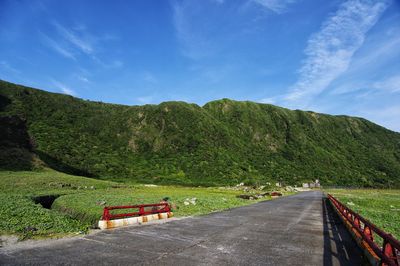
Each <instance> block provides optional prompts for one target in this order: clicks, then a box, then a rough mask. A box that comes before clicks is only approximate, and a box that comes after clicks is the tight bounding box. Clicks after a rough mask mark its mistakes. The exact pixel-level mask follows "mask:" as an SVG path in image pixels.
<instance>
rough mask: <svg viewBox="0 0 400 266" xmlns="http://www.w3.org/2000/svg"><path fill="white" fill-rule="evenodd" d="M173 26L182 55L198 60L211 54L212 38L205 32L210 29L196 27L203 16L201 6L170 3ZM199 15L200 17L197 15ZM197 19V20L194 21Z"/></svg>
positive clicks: (186, 3)
mask: <svg viewBox="0 0 400 266" xmlns="http://www.w3.org/2000/svg"><path fill="white" fill-rule="evenodd" d="M172 9H173V24H174V27H175V32H176V35H177V38H178V40H179V42H180V46H181V50H182V54H183V55H184V56H186V57H188V58H190V59H194V60H198V59H202V58H204V57H207V56H208V55H210V54H212V53H213V45H212V38H211V36H208V34H207V32H204V30H206V29H207V31H212V29H210V28H205V27H202V26H200V27H198V25H197V24H196V23H200V22H199V19H200V18H202V17H203V16H204V13H203V11H204V10H202V7H201V5H198V4H197V2H196V1H195V2H190V1H187V2H178V1H174V2H172ZM199 14H200V15H199ZM196 18H198V19H196Z"/></svg>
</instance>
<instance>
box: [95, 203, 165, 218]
mask: <svg viewBox="0 0 400 266" xmlns="http://www.w3.org/2000/svg"><path fill="white" fill-rule="evenodd" d="M148 208H151V209H148ZM121 209H137V211H134V212H128V213H118V214H111V212H110V211H112V210H121ZM170 211H171V207H170V205H169V204H168V203H155V204H141V205H127V206H108V207H104V209H103V216H102V220H105V221H109V220H112V219H118V218H126V217H134V216H142V215H148V214H156V213H163V212H170Z"/></svg>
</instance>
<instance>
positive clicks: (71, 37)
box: [53, 22, 93, 55]
mask: <svg viewBox="0 0 400 266" xmlns="http://www.w3.org/2000/svg"><path fill="white" fill-rule="evenodd" d="M53 25H54V26H55V27H56V29H57V31H58V32H59V34H60V35H61V36H62V37H63V38H64V39H65V40H67V41H68V42H70V43H71V44H72V45H74V46H75V47H76V48H78V49H79V50H80V51H82V52H84V53H85V54H89V55H90V54H92V53H93V46H92V44H91V42H90V41H89V40H88V37H82V36H80V37H79V36H78V35H77V34H76V33H74V32H73V31H72V30H69V29H67V28H65V27H63V26H61V25H60V24H59V23H57V22H54V23H53Z"/></svg>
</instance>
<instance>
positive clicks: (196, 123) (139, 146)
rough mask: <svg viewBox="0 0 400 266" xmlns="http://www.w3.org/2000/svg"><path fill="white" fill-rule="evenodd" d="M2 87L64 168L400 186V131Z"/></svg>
mask: <svg viewBox="0 0 400 266" xmlns="http://www.w3.org/2000/svg"><path fill="white" fill-rule="evenodd" d="M0 90H1V93H0V97H1V98H0V103H1V104H0V115H1V116H7V115H15V116H19V117H23V118H24V119H25V120H26V123H27V129H28V131H29V134H30V136H32V138H33V139H34V140H35V143H36V153H37V154H38V155H39V157H40V159H42V160H43V161H44V162H45V163H47V164H48V165H52V168H55V169H56V170H60V171H65V172H70V173H74V171H72V170H71V169H75V170H76V171H77V173H78V174H82V173H83V174H84V175H89V176H94V177H102V178H110V179H125V178H128V179H133V180H136V181H138V182H149V183H168V184H171V183H172V184H187V185H221V184H235V183H238V182H242V181H245V182H247V183H262V182H273V181H276V180H283V181H284V182H286V183H288V184H300V183H301V182H305V181H310V180H313V179H316V178H318V179H321V180H322V182H324V183H325V184H326V185H352V186H385V187H387V186H398V183H399V181H400V134H399V133H397V132H394V131H391V130H389V129H386V128H384V127H382V126H380V125H376V124H374V123H372V122H370V121H368V120H366V119H364V118H357V117H351V116H344V115H327V114H320V113H315V112H312V111H301V110H290V109H287V108H283V107H278V106H274V105H271V104H261V103H255V102H251V101H235V100H230V99H226V98H223V99H220V100H214V101H210V102H208V103H206V104H204V105H203V106H199V105H197V104H193V103H185V102H182V101H168V102H162V103H160V104H157V105H154V104H148V105H133V106H128V105H119V104H107V103H102V102H92V101H87V100H82V99H79V98H75V97H73V96H67V95H63V94H57V93H50V92H46V91H43V90H37V89H32V88H28V87H24V86H19V85H15V84H12V83H8V82H5V81H0ZM71 171H72V172H71Z"/></svg>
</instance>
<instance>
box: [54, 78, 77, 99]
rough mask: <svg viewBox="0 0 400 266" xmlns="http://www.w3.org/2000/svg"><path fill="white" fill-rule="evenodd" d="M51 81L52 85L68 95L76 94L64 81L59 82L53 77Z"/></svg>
mask: <svg viewBox="0 0 400 266" xmlns="http://www.w3.org/2000/svg"><path fill="white" fill-rule="evenodd" d="M51 82H52V83H53V85H54V86H55V87H56V88H57V89H59V90H60V91H61V92H63V93H65V94H68V95H72V96H77V94H76V92H75V91H74V90H72V89H70V88H69V87H68V86H67V85H65V84H64V83H61V82H59V81H57V80H55V79H53V78H52V79H51Z"/></svg>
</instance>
